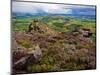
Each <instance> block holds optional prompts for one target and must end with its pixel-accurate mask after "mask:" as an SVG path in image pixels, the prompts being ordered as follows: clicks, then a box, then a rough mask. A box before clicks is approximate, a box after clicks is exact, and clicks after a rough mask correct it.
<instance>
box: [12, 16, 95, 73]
mask: <svg viewBox="0 0 100 75" xmlns="http://www.w3.org/2000/svg"><path fill="white" fill-rule="evenodd" d="M12 55H13V59H12V60H13V66H12V67H13V72H14V73H36V72H52V71H73V70H88V69H95V68H96V24H95V20H91V19H82V18H75V17H65V16H43V17H37V18H35V19H32V18H17V17H16V18H15V17H14V18H13V19H12Z"/></svg>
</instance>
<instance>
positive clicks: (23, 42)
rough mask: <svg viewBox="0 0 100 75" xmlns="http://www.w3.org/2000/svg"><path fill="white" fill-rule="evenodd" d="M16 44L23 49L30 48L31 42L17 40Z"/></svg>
mask: <svg viewBox="0 0 100 75" xmlns="http://www.w3.org/2000/svg"><path fill="white" fill-rule="evenodd" d="M18 44H20V45H21V46H24V47H25V48H29V47H31V42H30V41H29V40H19V41H18Z"/></svg>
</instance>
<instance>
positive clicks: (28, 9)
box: [12, 2, 96, 15]
mask: <svg viewBox="0 0 100 75" xmlns="http://www.w3.org/2000/svg"><path fill="white" fill-rule="evenodd" d="M12 12H20V13H31V14H40V13H42V14H76V15H77V14H78V15H95V13H96V12H95V6H83V5H81V6H80V5H68V4H66V5H64V4H48V3H33V2H12Z"/></svg>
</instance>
